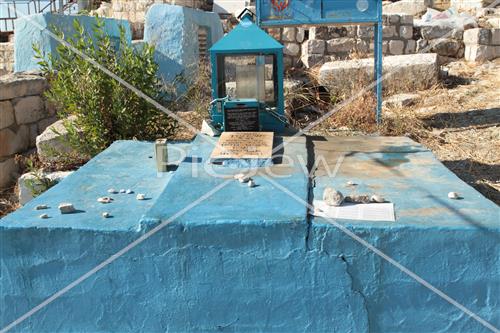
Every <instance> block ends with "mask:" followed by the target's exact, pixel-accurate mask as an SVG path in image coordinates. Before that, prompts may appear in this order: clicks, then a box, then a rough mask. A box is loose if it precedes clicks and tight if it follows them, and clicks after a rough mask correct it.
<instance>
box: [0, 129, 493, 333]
mask: <svg viewBox="0 0 500 333" xmlns="http://www.w3.org/2000/svg"><path fill="white" fill-rule="evenodd" d="M212 140H216V139H214V138H211V137H208V136H203V137H202V136H201V135H199V136H198V137H197V138H196V139H195V140H194V142H192V143H190V144H187V143H172V144H169V146H168V147H169V148H168V149H169V151H168V156H169V158H171V160H169V162H172V163H173V164H177V165H178V167H177V169H176V170H175V171H174V172H166V173H159V174H158V173H157V172H156V166H155V161H154V159H153V158H149V157H150V156H152V155H153V149H154V148H153V147H154V144H153V143H144V142H135V141H119V142H116V143H114V144H113V145H112V146H111V147H109V148H108V149H107V150H106V151H104V152H102V153H101V154H99V155H98V156H96V157H95V158H94V159H93V160H91V161H90V162H89V163H87V164H86V165H85V166H83V167H82V168H80V169H79V170H78V171H76V172H74V173H73V174H71V175H70V176H68V177H67V178H66V179H64V180H63V181H62V182H60V183H59V184H57V185H56V186H54V187H53V188H51V189H49V190H48V191H47V192H45V193H43V194H42V195H40V196H39V197H36V198H35V199H33V200H32V201H30V202H28V203H27V204H26V206H25V207H23V208H21V209H19V210H17V211H16V212H14V213H12V214H10V215H8V216H6V217H5V218H3V219H2V220H0V244H1V248H2V251H1V252H0V258H1V266H0V269H1V275H0V287H1V288H0V308H2V316H1V319H0V326H1V327H4V326H5V325H7V324H9V323H10V322H12V321H13V320H15V319H16V318H18V317H19V316H21V315H22V314H24V313H25V312H27V311H29V310H30V309H32V308H33V307H34V306H36V305H38V304H39V303H41V302H42V301H43V300H45V299H46V298H47V297H49V296H51V295H52V294H53V293H55V292H57V291H59V290H60V289H62V288H63V287H65V286H67V285H68V284H69V283H71V282H73V281H74V280H76V279H77V278H79V277H80V276H82V275H83V274H84V273H86V272H88V271H89V270H90V269H92V268H94V267H95V266H96V265H98V264H100V263H101V262H102V261H104V260H106V259H108V258H109V257H110V256H111V255H113V254H115V253H116V252H117V251H119V250H121V249H123V248H124V247H125V246H127V245H128V244H130V243H131V242H133V241H134V240H137V239H138V238H139V237H141V236H142V235H144V234H145V233H146V232H148V231H151V230H153V229H152V228H154V227H155V226H159V225H160V223H161V222H169V223H168V224H166V225H165V227H164V228H163V229H160V230H158V231H157V232H156V233H155V234H153V235H152V236H151V237H149V238H148V239H146V240H145V241H144V242H142V243H140V244H139V245H138V246H137V247H135V248H132V249H131V250H130V251H128V252H126V253H124V254H123V255H122V256H121V257H119V258H118V259H116V260H115V261H114V262H112V263H111V264H109V265H108V266H106V267H104V268H102V269H101V270H99V271H97V272H96V273H95V274H94V275H91V276H90V277H89V278H88V279H86V280H85V281H83V282H82V283H81V284H79V285H78V286H77V287H75V288H74V289H72V290H70V291H68V292H67V293H66V294H64V295H63V296H62V297H60V298H58V299H56V300H55V301H54V302H52V303H51V304H49V305H48V306H47V307H45V308H43V309H42V310H41V311H39V312H37V313H35V314H34V315H33V316H32V317H31V318H29V319H28V320H26V321H24V322H22V323H21V324H20V325H19V326H18V327H16V328H17V329H18V330H20V331H32V332H41V331H46V332H53V331H72V332H90V331H91V332H139V331H143V332H165V331H183V332H200V331H216V330H230V331H235V332H242V331H252V332H253V331H265V332H284V331H286V332H303V331H311V332H326V331H328V332H332V331H336V332H401V331H419V332H437V331H443V332H444V331H450V332H467V333H468V332H484V331H485V329H484V327H483V326H481V325H480V324H479V323H477V322H476V321H475V320H473V319H471V318H469V317H468V316H466V315H464V314H462V313H461V312H460V311H459V310H458V309H456V308H455V307H453V306H452V305H450V304H449V303H447V302H446V301H444V300H443V299H441V298H440V297H438V296H437V295H435V294H433V293H432V292H431V291H429V290H428V289H426V288H424V287H422V286H421V285H420V284H418V283H417V282H415V281H414V280H412V279H411V278H409V277H408V276H406V275H405V274H403V273H402V272H401V271H400V270H398V269H396V268H395V267H394V266H392V265H390V264H389V263H387V262H386V261H384V260H383V259H381V258H380V257H378V256H376V255H375V254H374V253H373V252H371V251H370V250H369V249H367V248H366V247H364V246H362V245H361V244H359V243H358V242H357V241H355V240H353V239H352V238H351V237H349V236H348V235H346V234H345V233H344V232H342V231H341V230H340V229H339V228H338V227H337V226H335V225H334V224H333V223H332V222H331V221H328V220H326V219H324V218H317V217H314V218H312V217H310V216H308V215H307V207H306V204H305V202H311V201H312V200H314V199H315V198H316V199H317V198H320V199H321V195H322V193H323V189H324V188H325V187H326V186H331V187H334V188H337V189H339V190H341V191H342V192H344V194H351V193H354V192H357V193H376V194H379V195H382V196H383V197H384V198H386V200H388V201H390V202H392V203H394V205H395V209H396V222H372V221H355V220H337V221H335V222H336V223H337V224H338V225H341V226H343V227H345V228H347V229H348V230H350V231H351V232H353V233H355V234H356V235H357V236H359V237H361V238H362V239H364V240H366V241H367V242H368V243H370V244H372V245H373V246H376V247H377V248H379V249H380V250H382V251H384V252H385V253H386V254H387V255H389V256H390V257H392V258H394V259H395V260H397V261H398V262H400V263H401V264H403V265H405V266H406V267H407V268H409V269H411V270H412V271H414V272H415V273H416V274H418V275H419V276H421V277H422V278H424V279H426V280H427V281H429V282H430V283H432V284H433V285H434V286H436V287H437V288H440V289H441V290H442V291H443V292H445V293H447V294H448V295H450V296H451V297H453V298H454V299H456V300H457V301H458V302H460V303H462V304H463V305H465V306H466V307H468V308H470V309H471V310H472V311H474V312H476V313H477V314H478V315H479V316H481V317H482V318H484V319H485V320H487V321H489V322H491V323H492V324H493V325H495V326H497V327H498V326H499V325H500V313H499V312H498V311H496V310H495V309H498V306H499V304H500V299H499V297H498V295H499V294H500V284H499V283H498V281H499V269H500V261H499V259H498V256H496V255H495V254H496V253H498V252H499V251H500V242H499V240H500V225H499V218H498V217H499V209H498V207H497V206H496V205H495V204H493V203H492V202H490V201H488V200H487V199H485V198H484V197H483V196H481V194H479V193H478V192H476V191H475V190H474V189H473V188H471V187H470V186H468V185H466V184H465V183H463V182H462V181H461V180H460V179H458V178H457V177H456V176H455V175H454V174H452V173H451V172H450V171H449V170H448V169H446V168H445V167H444V166H443V165H442V164H441V163H439V161H437V160H436V158H435V157H434V156H433V155H432V153H431V152H430V151H429V150H427V149H426V148H425V147H423V146H421V145H419V144H417V143H415V142H413V141H411V140H410V139H408V138H394V137H391V138H388V137H349V138H339V137H335V138H328V137H300V138H298V139H294V140H292V139H291V138H289V137H284V138H282V140H283V142H284V143H285V144H286V145H285V147H284V150H282V151H280V152H279V154H277V155H276V156H275V159H276V160H275V164H274V165H273V166H271V167H269V168H268V170H267V172H266V170H265V168H258V169H252V170H245V169H235V168H234V167H223V166H220V165H214V166H211V165H209V164H208V159H209V155H210V153H211V151H212V149H213V144H214V143H215V141H213V142H211V141H212ZM282 153H284V155H285V156H288V157H284V156H281V155H282ZM280 156H281V157H280ZM339 159H340V162H339ZM176 161H177V162H176ZM304 162H305V165H306V166H308V168H307V167H306V169H305V172H304V170H303V169H302V168H303V165H304V164H303V163H304ZM336 166H338V168H337V171H336V172H335V175H333V174H331V173H330V172H331V171H332V170H334V169H336ZM308 169H310V170H312V173H311V174H310V175H309V174H308V172H307V170H308ZM250 171H251V172H252V178H253V179H254V180H255V183H256V184H257V186H255V187H252V188H250V187H248V186H247V184H242V183H240V182H239V181H237V180H235V179H233V175H234V174H236V173H242V172H250ZM332 172H333V171H332ZM214 175H217V176H216V177H214ZM266 175H267V176H266ZM266 177H269V178H266ZM309 177H310V178H309ZM269 179H271V180H272V182H270V181H269ZM354 184H357V185H354ZM111 187H113V188H115V189H120V188H123V189H125V188H130V189H133V190H134V191H135V193H145V194H146V199H147V200H143V201H139V200H136V199H135V194H127V193H116V194H108V193H107V189H108V188H111ZM216 187H220V190H219V191H217V192H214V193H213V194H212V195H209V196H206V197H205V198H204V200H201V201H199V202H196V204H195V205H194V206H193V207H192V209H190V210H186V211H182V210H183V209H184V208H186V207H188V206H189V205H190V204H192V203H193V202H195V201H196V200H197V199H199V198H200V197H202V196H203V195H204V194H206V193H207V192H209V191H212V190H213V189H214V188H216ZM283 188H285V189H287V191H289V193H288V194H287V193H284V192H283V191H282V190H281V189H283ZM450 191H456V192H458V193H459V194H460V196H461V197H462V199H461V200H452V199H449V198H448V197H447V193H448V192H450ZM290 193H291V194H293V195H292V196H290V195H289V194H290ZM108 195H109V196H112V197H113V198H114V200H113V202H111V203H107V204H102V203H100V202H97V201H96V199H97V198H98V197H100V196H108ZM61 202H71V203H73V204H74V206H75V208H76V209H77V210H80V212H78V213H74V214H69V215H61V214H59V213H58V212H57V205H58V204H59V203H61ZM41 204H45V205H47V206H49V207H48V208H47V209H44V210H43V211H40V210H38V211H37V210H35V208H36V206H38V205H41ZM179 211H181V214H178V213H179ZM104 212H108V213H109V214H110V216H109V217H108V218H103V217H102V216H101V214H102V213H104ZM41 213H46V214H47V215H49V218H46V219H42V218H40V217H39V215H40V214H41ZM56 213H57V214H56ZM173 216H174V217H175V218H174V219H173V220H171V218H172V217H173Z"/></svg>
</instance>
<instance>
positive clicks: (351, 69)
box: [318, 53, 439, 92]
mask: <svg viewBox="0 0 500 333" xmlns="http://www.w3.org/2000/svg"><path fill="white" fill-rule="evenodd" d="M373 67H374V64H373V58H367V59H356V60H344V61H334V62H327V63H325V64H324V65H323V66H321V69H320V70H319V77H318V79H319V83H320V84H321V85H325V86H326V87H328V88H329V89H330V91H331V92H339V91H340V92H341V91H344V90H345V89H348V90H350V89H352V87H353V86H355V85H356V84H357V83H358V82H360V80H361V81H366V82H371V80H372V78H373ZM383 72H384V74H387V73H391V74H392V75H389V76H388V77H387V78H386V79H385V80H384V86H385V87H388V88H391V89H399V90H401V89H405V90H406V91H415V90H418V89H425V88H428V87H430V86H432V85H433V84H435V83H437V82H438V77H439V70H438V55H437V54H435V53H424V54H411V55H398V56H386V57H384V62H383Z"/></svg>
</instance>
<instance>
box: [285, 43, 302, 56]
mask: <svg viewBox="0 0 500 333" xmlns="http://www.w3.org/2000/svg"><path fill="white" fill-rule="evenodd" d="M299 53H300V46H299V44H297V43H284V48H283V54H285V55H289V56H297V55H299Z"/></svg>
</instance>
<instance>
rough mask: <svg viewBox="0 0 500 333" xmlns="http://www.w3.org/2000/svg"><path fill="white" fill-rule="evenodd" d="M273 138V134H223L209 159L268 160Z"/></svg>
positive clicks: (270, 154)
mask: <svg viewBox="0 0 500 333" xmlns="http://www.w3.org/2000/svg"><path fill="white" fill-rule="evenodd" d="M273 137H274V133H273V132H224V133H222V135H221V136H220V139H219V142H217V146H215V148H214V150H213V151H212V155H211V156H210V159H211V160H212V161H218V160H226V159H270V158H271V157H272V153H273Z"/></svg>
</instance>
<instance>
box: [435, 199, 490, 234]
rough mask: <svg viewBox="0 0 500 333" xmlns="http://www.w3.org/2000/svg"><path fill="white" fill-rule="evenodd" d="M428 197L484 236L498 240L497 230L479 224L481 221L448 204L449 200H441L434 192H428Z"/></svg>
mask: <svg viewBox="0 0 500 333" xmlns="http://www.w3.org/2000/svg"><path fill="white" fill-rule="evenodd" d="M429 197H431V198H432V199H433V200H435V201H436V202H438V203H439V205H440V206H443V207H446V208H447V209H448V210H449V211H450V212H452V213H453V214H455V215H456V216H458V217H459V218H460V219H461V220H462V221H464V222H466V223H468V224H471V225H473V226H474V227H476V228H477V229H478V230H479V231H481V232H482V233H483V234H484V236H485V237H488V238H491V239H493V240H494V241H496V242H500V234H499V233H498V232H496V231H493V230H491V229H489V228H487V227H485V226H484V225H483V224H481V222H479V221H477V220H474V219H473V218H471V217H470V215H467V214H464V213H462V212H461V211H460V210H458V209H456V208H455V207H453V206H452V205H450V203H449V202H447V201H446V200H443V199H442V198H441V197H438V196H436V195H434V194H429Z"/></svg>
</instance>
